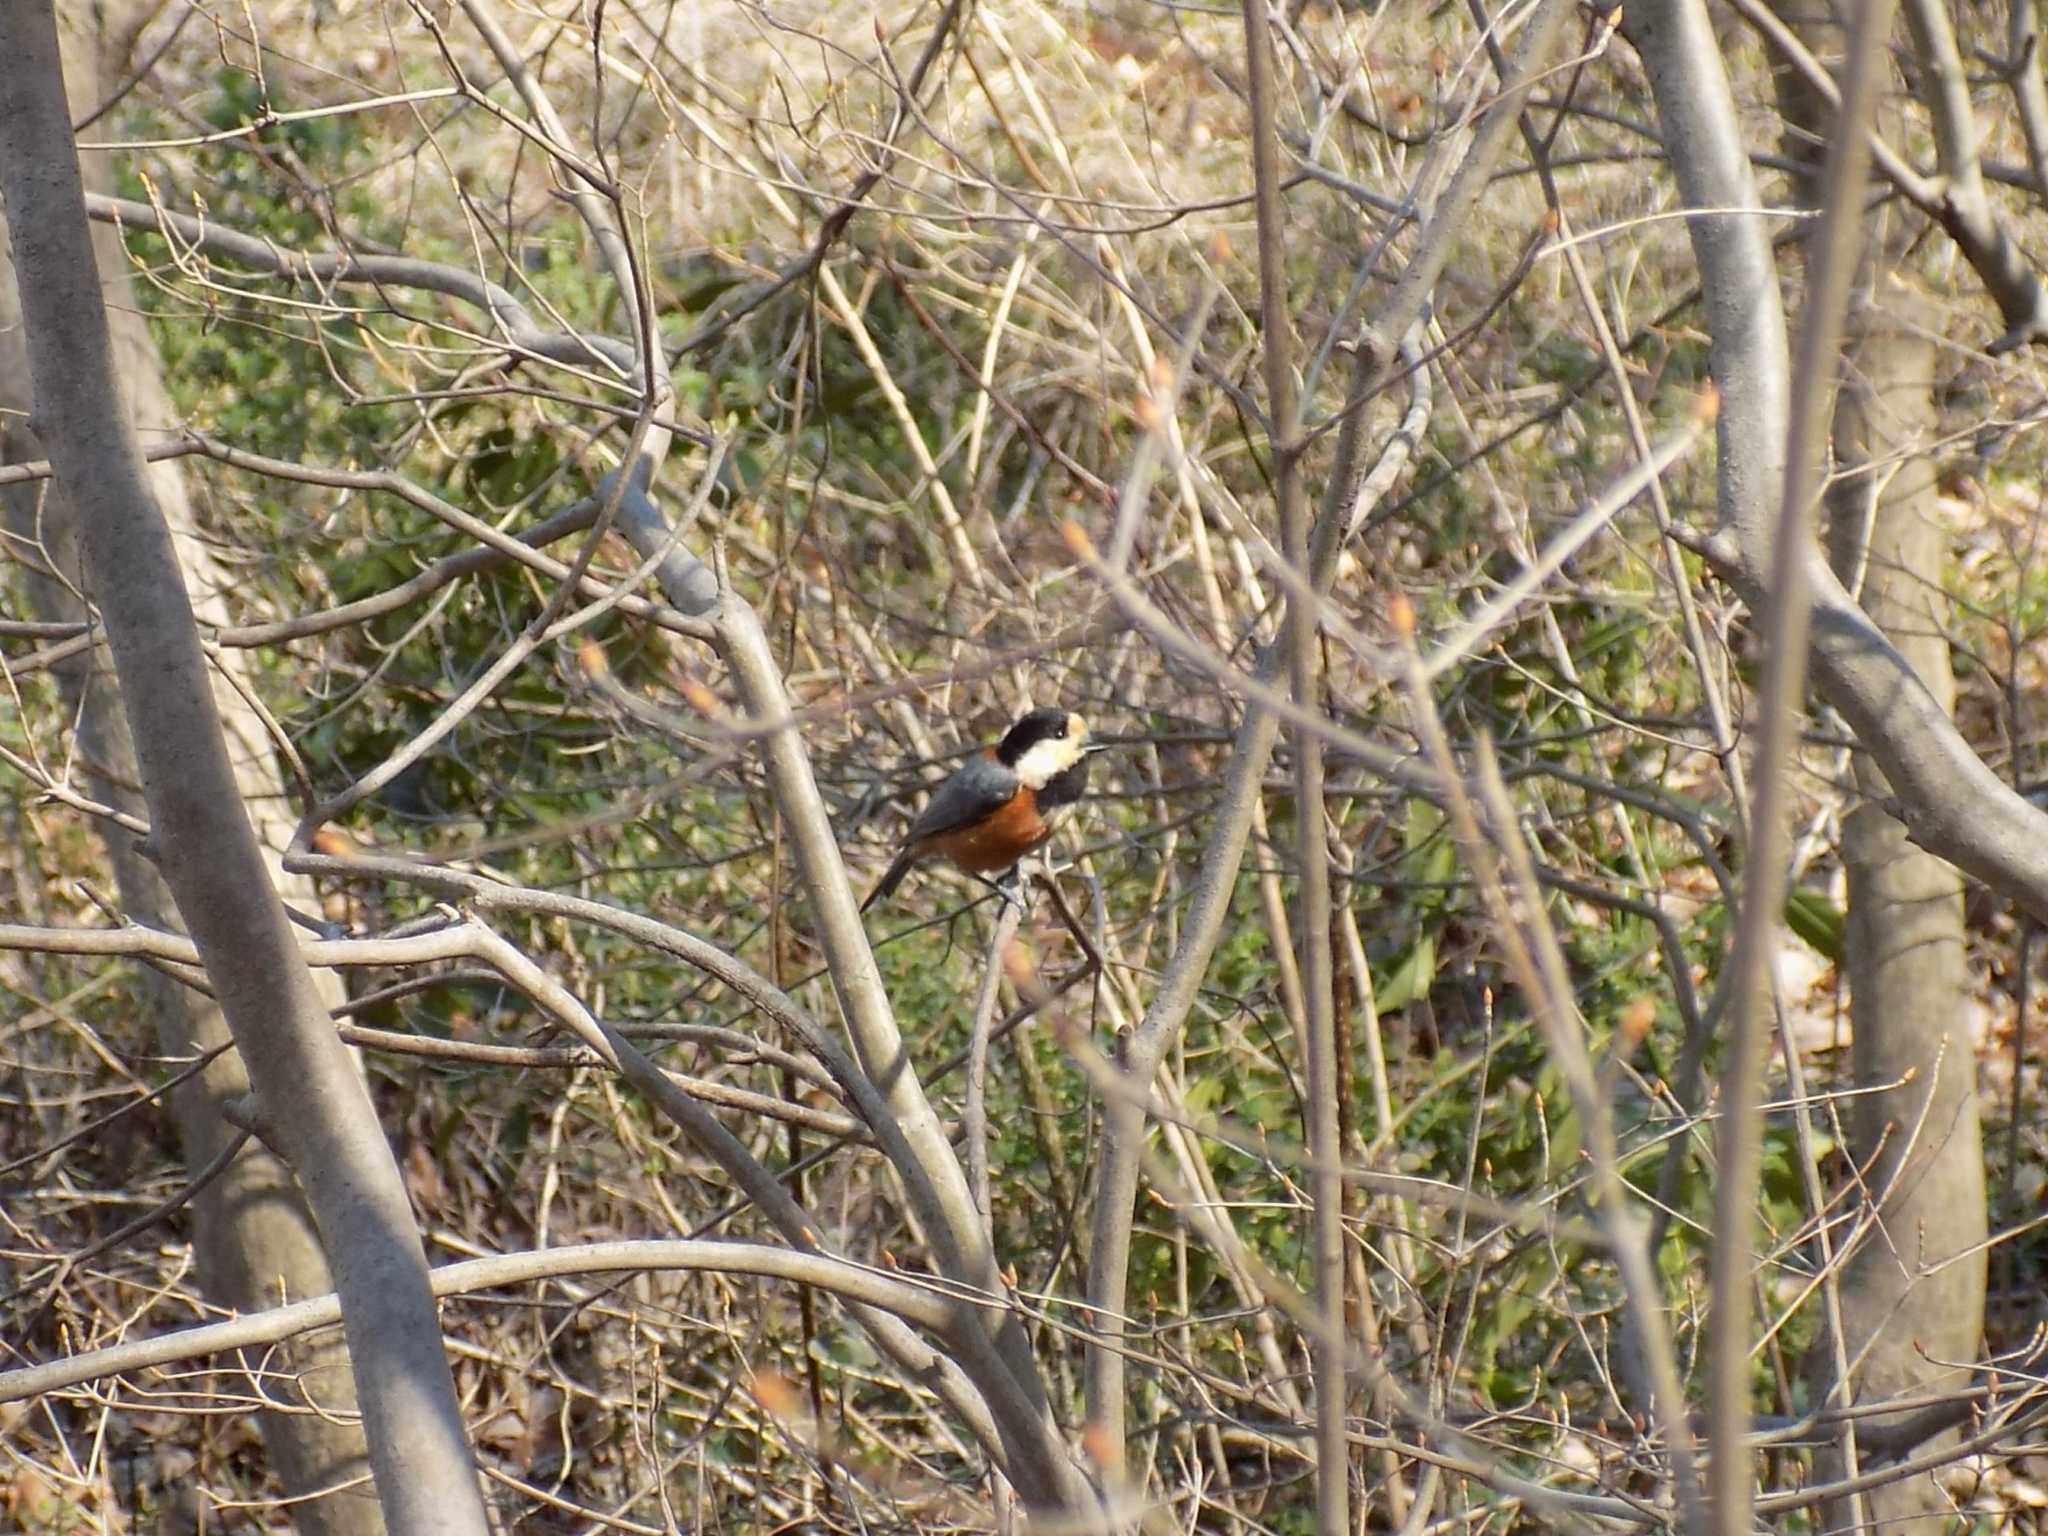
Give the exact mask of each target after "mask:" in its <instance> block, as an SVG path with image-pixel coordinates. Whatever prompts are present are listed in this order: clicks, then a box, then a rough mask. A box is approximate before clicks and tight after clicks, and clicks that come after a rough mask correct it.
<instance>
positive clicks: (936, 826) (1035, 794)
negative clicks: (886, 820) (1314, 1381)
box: [860, 709, 1090, 912]
mask: <svg viewBox="0 0 2048 1536" xmlns="http://www.w3.org/2000/svg"><path fill="white" fill-rule="evenodd" d="M1089 751H1090V748H1089V746H1088V722H1087V721H1085V720H1083V719H1082V718H1081V717H1080V716H1079V715H1076V714H1070V713H1069V712H1068V711H1066V710H1064V709H1034V710H1032V711H1031V713H1030V714H1028V715H1026V716H1025V717H1024V718H1023V719H1021V720H1019V721H1018V722H1017V723H1016V724H1015V725H1013V726H1011V727H1010V729H1009V731H1008V733H1007V734H1005V735H1004V737H1003V739H1002V740H1001V741H999V742H997V743H996V744H995V745H994V746H993V747H990V748H987V749H985V750H983V751H980V752H977V753H975V754H974V756H972V757H970V758H969V759H968V760H967V761H966V762H965V763H964V764H962V765H961V767H960V768H959V769H958V771H956V772H955V773H954V775H953V776H952V777H951V778H950V779H948V780H946V782H945V783H943V784H941V785H940V786H939V788H938V792H937V793H936V794H934V795H933V796H932V798H931V802H930V803H929V804H928V805H926V806H925V808H924V813H923V814H922V815H920V816H919V817H918V818H917V820H916V821H914V822H913V823H911V827H910V835H909V836H908V837H906V838H905V839H904V840H903V848H902V850H901V851H900V852H899V853H898V854H897V855H896V858H895V860H894V862H892V863H891V864H890V865H889V871H888V873H887V874H885V875H883V876H882V880H881V883H880V884H879V885H877V886H876V887H875V888H874V891H873V892H872V893H871V894H870V895H869V896H868V899H867V900H866V901H864V902H862V903H861V904H860V909H861V911H863V912H865V911H867V909H868V908H869V907H871V906H873V905H874V904H875V903H876V902H878V901H880V900H881V899H882V898H883V897H885V896H887V895H888V894H889V893H890V892H891V891H894V890H895V889H896V887H897V886H899V885H901V884H902V883H903V877H904V876H905V875H907V874H909V873H910V869H911V866H912V865H914V864H916V863H917V862H918V861H919V860H920V859H926V858H929V857H931V856H932V855H933V854H938V855H940V856H941V857H943V858H948V859H951V860H952V861H953V862H954V863H955V864H957V865H959V866H960V867H961V868H962V869H964V870H967V871H969V872H970V873H972V874H976V875H982V876H987V875H992V874H995V873H996V872H998V871H1000V870H1006V869H1009V868H1011V867H1012V866H1014V865H1015V864H1016V862H1017V861H1018V860H1019V859H1021V858H1023V857H1024V855H1025V854H1027V853H1030V852H1031V851H1032V850H1033V849H1034V848H1037V847H1039V846H1041V845H1042V844H1043V843H1044V842H1045V841H1046V840H1047V839H1048V838H1050V837H1051V836H1052V833H1053V822H1054V819H1055V817H1056V815H1057V813H1058V812H1059V811H1060V810H1061V809H1062V808H1064V807H1066V806H1069V805H1072V804H1073V803H1074V802H1075V801H1076V800H1078V799H1080V798H1081V791H1082V790H1083V789H1084V788H1086V786H1087V783H1088V753H1089Z"/></svg>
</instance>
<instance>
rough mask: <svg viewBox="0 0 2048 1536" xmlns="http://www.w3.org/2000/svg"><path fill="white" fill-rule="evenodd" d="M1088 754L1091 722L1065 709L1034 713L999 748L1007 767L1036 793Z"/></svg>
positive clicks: (998, 756)
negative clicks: (1035, 790) (1083, 755)
mask: <svg viewBox="0 0 2048 1536" xmlns="http://www.w3.org/2000/svg"><path fill="white" fill-rule="evenodd" d="M1087 750H1088V722H1087V721H1085V720H1083V719H1082V718H1081V717H1080V716H1079V715H1077V714H1073V713H1071V712H1070V711H1068V710H1064V709H1034V710H1032V711H1031V713H1030V714H1028V715H1026V716H1025V717H1024V718H1023V719H1021V720H1019V721H1018V722H1017V723H1016V724H1015V725H1013V726H1011V727H1010V729H1009V731H1008V733H1007V734H1005V735H1004V737H1003V739H1002V740H1001V741H1000V742H999V743H997V745H996V757H997V759H998V760H999V761H1001V763H1002V764H1003V766H1004V767H1006V768H1011V769H1014V770H1015V771H1016V773H1017V776H1018V777H1019V778H1020V779H1022V780H1023V781H1024V782H1025V783H1027V784H1029V785H1030V786H1031V787H1032V788H1033V789H1040V788H1043V787H1044V785H1045V782H1046V780H1048V779H1050V778H1052V777H1053V776H1054V775H1056V774H1060V773H1064V772H1066V770H1067V769H1069V768H1071V767H1073V766H1074V764H1076V763H1078V762H1079V761H1080V760H1081V755H1082V754H1083V753H1084V752H1086V751H1087Z"/></svg>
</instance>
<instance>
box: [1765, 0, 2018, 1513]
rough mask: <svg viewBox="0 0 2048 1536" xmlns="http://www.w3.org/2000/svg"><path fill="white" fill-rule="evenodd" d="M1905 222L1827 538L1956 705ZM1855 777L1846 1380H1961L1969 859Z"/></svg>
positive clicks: (1968, 1207) (1871, 322) (1883, 256)
mask: <svg viewBox="0 0 2048 1536" xmlns="http://www.w3.org/2000/svg"><path fill="white" fill-rule="evenodd" d="M1783 9H1784V12H1785V15H1786V19H1787V20H1788V21H1791V22H1793V23H1794V25H1795V27H1796V29H1797V30H1798V32H1799V34H1800V36H1801V37H1802V38H1803V39H1804V40H1805V42H1806V43H1807V45H1808V47H1810V48H1811V49H1813V51H1814V52H1815V54H1816V55H1817V56H1818V57H1820V58H1822V59H1824V60H1826V59H1830V58H1833V57H1836V56H1838V55H1839V53H1840V51H1841V49H1840V34H1839V29H1838V28H1836V27H1835V26H1834V25H1833V23H1832V22H1831V21H1830V20H1829V19H1828V16H1827V14H1826V13H1825V12H1816V13H1814V14H1811V15H1808V14H1803V12H1802V10H1801V8H1800V7H1797V6H1786V7H1784V8H1783ZM1779 95H1780V100H1781V103H1782V104H1783V106H1784V108H1785V113H1786V118H1787V120H1788V122H1789V123H1791V124H1792V125H1793V126H1794V127H1795V129H1798V130H1803V131H1804V134H1805V135H1806V136H1809V137H1808V138H1807V139H1806V140H1805V141H1804V142H1802V141H1801V140H1799V139H1795V140H1794V141H1793V145H1792V148H1793V150H1794V152H1795V153H1796V154H1800V155H1802V156H1804V155H1805V154H1807V153H1808V150H1807V149H1806V148H1805V144H1806V143H1825V142H1826V140H1827V135H1828V133H1829V132H1830V131H1831V127H1830V114H1829V113H1828V111H1827V109H1826V108H1825V107H1824V106H1823V105H1822V104H1821V103H1820V102H1819V101H1818V100H1817V98H1816V97H1815V96H1814V94H1813V93H1812V92H1811V91H1810V90H1809V89H1807V88H1806V87H1805V86H1804V85H1803V84H1800V83H1798V82H1796V81H1795V80H1794V78H1793V77H1792V76H1791V75H1790V74H1789V72H1787V73H1786V74H1784V75H1782V76H1781V79H1780V91H1779ZM1885 115H1892V116H1894V119H1895V114H1881V117H1880V127H1881V128H1883V130H1884V131H1885V132H1887V133H1888V134H1890V135H1891V136H1892V137H1893V138H1894V141H1895V142H1899V141H1900V140H1899V138H1898V134H1897V129H1898V127H1899V125H1898V123H1897V122H1896V120H1894V121H1893V122H1891V123H1889V124H1887V123H1885V122H1884V121H1883V117H1884V116H1885ZM1912 233H1913V231H1912V230H1911V229H1910V228H1907V227H1905V225H1904V221H1903V217H1902V216H1901V215H1900V214H1898V213H1896V212H1889V211H1888V212H1886V213H1884V214H1882V215H1880V216H1878V218H1877V219H1875V220H1874V221H1873V228H1872V231H1871V234H1872V238H1871V241H1870V247H1869V248H1870V251H1871V253H1872V255H1871V262H1870V270H1869V272H1868V273H1867V274H1866V277H1865V283H1864V290H1865V291H1864V295H1863V299H1862V302H1860V303H1859V304H1858V305H1857V306H1856V308H1855V309H1854V310H1853V311H1852V312H1851V315H1850V318H1849V326H1850V337H1851V340H1850V344H1849V347H1848V353H1847V357H1846V360H1845V373H1844V378H1843V383H1842V386H1841V393H1840V396H1839V398H1838V400H1837V402H1836V407H1835V423H1834V428H1835V430H1834V438H1835V457H1836V478H1835V480H1834V482H1833V485H1832V487H1831V489H1830V492H1829V496H1828V514H1829V534H1828V539H1829V553H1830V555H1831V557H1832V559H1833V561H1834V565H1835V569H1836V571H1837V573H1838V574H1839V575H1840V576H1841V578H1842V581H1843V583H1844V585H1846V586H1847V587H1848V588H1849V589H1850V591H1851V592H1852V593H1854V594H1856V595H1857V596H1858V597H1860V599H1861V601H1862V604H1863V607H1864V610H1865V611H1866V612H1867V613H1868V614H1869V615H1870V617H1871V618H1872V619H1873V620H1874V621H1875V622H1876V623H1877V625H1878V626H1879V627H1880V628H1881V629H1882V630H1883V631H1884V632H1885V634H1886V636H1887V637H1888V638H1889V639H1890V640H1891V642H1892V643H1893V644H1894V645H1895V646H1897V647H1898V649H1899V650H1900V652H1901V653H1902V654H1903V655H1904V656H1905V657H1906V659H1907V660H1908V661H1909V662H1910V663H1911V665H1912V667H1913V669H1914V671H1915V672H1916V673H1917V674H1918V676H1919V678H1920V680H1921V682H1923V683H1924V684H1925V685H1926V686H1927V689H1928V691H1929V692H1930V693H1931V694H1932V695H1933V696H1934V698H1935V699H1936V700H1937V701H1938V702H1939V703H1940V705H1941V707H1942V708H1943V709H1944V710H1948V711H1951V712H1952V711H1953V708H1954V701H1955V678H1954V674H1953V673H1952V671H1951V670H1950V665H1949V646H1948V609H1949V605H1948V599H1947V595H1946V593H1945V592H1944V591H1943V589H1942V586H1941V580H1942V574H1943V572H1944V570H1945V569H1946V566H1947V563H1948V561H1947V539H1946V537H1945V535H1944V533H1943V531H1942V529H1941V527H1940V526H1939V524H1938V523H1937V522H1936V521H1935V518H1934V511H1935V509H1934V501H1935V482H1934V466H1933V464H1932V462H1931V461H1930V459H1929V458H1928V457H1927V448H1928V445H1929V444H1930V443H1931V442H1933V441H1934V439H1935V435H1936V430H1937V427H1938V421H1937V410H1936V406H1935V403H1934V384H1935V373H1934V371H1935V360H1936V343H1935V340H1934V338H1935V337H1936V336H1937V335H1938V333H1939V325H1940V317H1939V315H1938V314H1937V313H1936V311H1935V308H1934V306H1933V305H1932V304H1931V303H1929V302H1928V301H1927V299H1926V298H1925V296H1924V295H1923V294H1922V293H1921V291H1920V290H1919V289H1918V287H1917V286H1915V283H1914V280H1913V277H1912V275H1911V273H1910V272H1909V271H1907V270H1906V269H1905V267H1904V253H1905V251H1906V250H1907V247H1908V243H1909V241H1910V238H1911V235H1912ZM1855 778H1856V789H1857V792H1858V794H1859V796H1860V803H1859V804H1858V805H1857V807H1856V808H1855V809H1854V810H1853V811H1851V812H1850V813H1849V816H1848V818H1847V819H1846V821H1845V823H1844V827H1843V843H1842V856H1843V862H1844V864H1845V865H1846V867H1847V870H1848V876H1849V922H1848V930H1847V935H1846V960H1847V968H1848V977H1849V988H1850V1003H1851V1021H1852V1026H1853V1030H1854V1051H1853V1070H1854V1075H1855V1083H1856V1086H1857V1087H1858V1088H1863V1089H1871V1088H1877V1087H1879V1086H1881V1085H1883V1084H1887V1083H1897V1084H1899V1085H1900V1086H1898V1087H1896V1088H1893V1089H1891V1090H1889V1091H1887V1092H1882V1093H1875V1092H1874V1093H1868V1094H1866V1095H1864V1096H1862V1097H1859V1098H1857V1099H1856V1101H1855V1105H1854V1111H1853V1114H1852V1116H1851V1120H1850V1130H1851V1138H1852V1144H1851V1147H1850V1155H1851V1157H1852V1158H1853V1159H1854V1160H1855V1163H1856V1165H1857V1166H1858V1167H1859V1168H1864V1169H1866V1170H1867V1171H1866V1173H1865V1175H1864V1184H1865V1187H1866V1188H1867V1189H1868V1191H1869V1192H1870V1203H1871V1204H1873V1205H1874V1206H1875V1214H1876V1218H1877V1220H1876V1224H1875V1226H1874V1227H1873V1229H1872V1231H1871V1232H1870V1235H1869V1236H1868V1237H1867V1238H1866V1239H1865V1240H1864V1241H1862V1242H1861V1243H1860V1244H1859V1245H1858V1246H1857V1247H1856V1248H1855V1250H1854V1251H1853V1252H1851V1253H1850V1254H1848V1255H1847V1256H1846V1258H1845V1260H1844V1261H1843V1265H1842V1271H1841V1279H1840V1293H1841V1308H1842V1331H1843V1335H1844V1339H1843V1342H1844V1345H1845V1347H1846V1352H1847V1355H1848V1358H1849V1360H1850V1361H1852V1362H1855V1364H1854V1378H1853V1394H1852V1395H1853V1398H1854V1400H1855V1401H1857V1402H1872V1401H1877V1400H1881V1399H1884V1398H1890V1397H1898V1396H1901V1395H1905V1394H1908V1393H1923V1392H1941V1391H1947V1390H1952V1389H1954V1388H1956V1387H1959V1386H1962V1385H1965V1384H1966V1383H1967V1380H1968V1377H1969V1375H1970V1372H1969V1371H1968V1370H1967V1369H1966V1368H1955V1367H1949V1366H1944V1365H1943V1364H1941V1363H1940V1362H1944V1361H1973V1360H1975V1359H1976V1358H1977V1355H1978V1351H1979V1348H1980V1345H1981V1341H1982V1336H1983V1328H1984V1292H1985V1278H1986V1255H1985V1253H1984V1251H1983V1243H1984V1240H1985V1236H1986V1232H1987V1228H1988V1216H1987V1211H1986V1205H1985V1193H1984V1158H1983V1142H1982V1136H1981V1133H1980V1130H1979V1126H1978V1118H1977V1070H1976V1057H1975V1053H1974V1051H1973V1049H1972V1042H1971V1039H1970V1035H1969V1030H1968V1028H1967V1026H1966V1024H1965V1018H1966V1015H1967V1007H1968V1003H1967V996H1966V987H1967V984H1968V976H1967V973H1966V969H1965V965H1964V953H1963V888H1962V877H1961V876H1960V875H1959V874H1958V873H1957V872H1956V870H1955V868H1954V867H1953V866H1952V865H1950V864H1949V863H1947V862H1946V861H1945V860H1943V859H1940V858H1937V857H1935V856H1934V855H1933V854H1930V853H1927V852H1925V851H1923V850H1922V849H1920V848H1919V847H1917V846H1916V845H1915V844H1913V843H1912V842H1911V841H1910V840H1909V839H1908V838H1907V836H1906V831H1905V828H1904V827H1903V826H1902V825H1901V824H1900V822H1899V821H1898V820H1897V819H1896V818H1895V817H1894V816H1892V815H1891V814H1889V813H1888V812H1887V811H1886V810H1885V809H1884V802H1885V799H1886V797H1887V796H1889V795H1890V794H1891V788H1890V786H1889V785H1888V784H1887V783H1886V781H1885V776H1884V774H1883V773H1882V772H1881V771H1880V770H1879V769H1878V768H1877V766H1876V764H1875V763H1873V762H1872V761H1871V760H1870V759H1869V757H1868V756H1866V755H1865V754H1863V753H1858V754H1857V755H1856V760H1855ZM1964 1254H1967V1255H1968V1256H1967V1257H1960V1255H1964ZM1809 1374H1810V1376H1811V1378H1812V1379H1813V1380H1814V1381H1815V1382H1816V1383H1817V1384H1822V1385H1828V1384H1832V1383H1833V1382H1834V1381H1835V1377H1836V1367H1835V1361H1834V1358H1833V1350H1832V1347H1831V1344H1830V1342H1829V1341H1828V1340H1827V1339H1825V1338H1824V1339H1822V1340H1820V1341H1819V1342H1818V1343H1817V1344H1816V1346H1815V1352H1814V1357H1813V1359H1812V1361H1811V1369H1810V1373H1809ZM1907 1418H1908V1416H1907V1415H1898V1416H1882V1417H1874V1418H1869V1419H1863V1420H1860V1421H1859V1422H1858V1437H1859V1452H1860V1459H1861V1461H1862V1462H1863V1463H1864V1464H1865V1465H1866V1466H1867V1465H1869V1464H1870V1463H1871V1462H1872V1461H1873V1459H1874V1458H1875V1457H1877V1456H1880V1455H1881V1456H1882V1458H1883V1459H1886V1460H1890V1459H1895V1458H1896V1457H1898V1456H1902V1455H1906V1454H1909V1453H1910V1452H1912V1451H1914V1450H1916V1449H1927V1448H1929V1447H1930V1446H1932V1445H1935V1444H1939V1443H1941V1442H1940V1440H1939V1439H1938V1438H1937V1439H1930V1440H1926V1441H1921V1442H1919V1443H1918V1444H1915V1445H1908V1444H1903V1443H1900V1442H1902V1441H1903V1440H1904V1439H1905V1438H1906V1435H1905V1433H1904V1432H1903V1431H1902V1425H1903V1424H1904V1422H1905V1421H1906V1419H1907ZM1954 1433H1955V1432H1954V1431H1950V1432H1949V1434H1948V1438H1949V1439H1953V1438H1954ZM1821 1459H1822V1462H1823V1464H1822V1465H1821V1466H1820V1467H1819V1468H1818V1469H1817V1474H1818V1475H1819V1476H1821V1477H1823V1478H1832V1477H1838V1476H1840V1475H1842V1473H1843V1472H1844V1471H1845V1470H1846V1469H1845V1468H1844V1467H1843V1466H1842V1465H1841V1461H1840V1455H1839V1452H1833V1453H1830V1454H1829V1455H1828V1456H1825V1457H1823V1458H1821ZM1952 1510H1953V1504H1952V1501H1951V1500H1950V1499H1949V1498H1948V1497H1947V1496H1946V1495H1945V1494H1944V1493H1943V1491H1942V1489H1941V1488H1940V1487H1939V1486H1938V1485H1937V1484H1936V1483H1935V1481H1934V1479H1933V1478H1932V1477H1931V1476H1922V1477H1919V1478H1915V1479H1911V1480H1908V1481H1904V1482H1895V1483H1891V1484H1887V1485H1885V1486H1883V1487H1880V1488H1876V1489H1873V1490H1871V1491H1870V1492H1868V1493H1866V1494H1865V1495H1864V1511H1863V1513H1864V1515H1865V1517H1866V1519H1867V1520H1868V1521H1869V1523H1870V1526H1871V1528H1874V1529H1878V1530H1882V1531H1885V1532H1886V1533H1888V1536H1891V1533H1897V1536H1936V1533H1938V1532H1940V1531H1942V1530H1944V1529H1946V1528H1947V1524H1948V1516H1949V1515H1950V1513H1951V1512H1952ZM1826 1513H1827V1519H1826V1522H1825V1523H1826V1526H1827V1527H1828V1528H1835V1529H1841V1528H1847V1527H1848V1525H1849V1523H1850V1521H1851V1520H1852V1519H1853V1513H1852V1511H1851V1509H1850V1508H1849V1507H1847V1506H1846V1505H1845V1506H1843V1507H1839V1508H1831V1509H1829V1510H1828V1511H1827V1512H1826Z"/></svg>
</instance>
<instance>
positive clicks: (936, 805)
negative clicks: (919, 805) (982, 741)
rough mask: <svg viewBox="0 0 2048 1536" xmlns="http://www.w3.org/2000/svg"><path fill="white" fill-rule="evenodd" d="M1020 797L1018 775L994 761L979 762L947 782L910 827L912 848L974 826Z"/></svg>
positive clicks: (979, 759)
mask: <svg viewBox="0 0 2048 1536" xmlns="http://www.w3.org/2000/svg"><path fill="white" fill-rule="evenodd" d="M1016 793H1017V775H1016V774H1015V773H1013V772H1011V771H1010V770H1009V769H1008V768H1005V767H1004V766H1003V765H1002V764H1001V763H998V762H996V761H994V760H993V759H990V758H986V757H983V758H976V759H975V760H974V761H972V762H970V763H968V764H967V765H966V766H965V767H964V768H962V769H961V770H960V771H959V772H958V773H956V774H954V775H953V777H951V778H950V779H948V780H946V782H945V783H943V784H941V785H940V786H939V788H938V792H937V793H936V794H934V795H933V796H932V797H931V799H930V800H929V801H928V802H927V803H926V805H925V808H924V810H923V811H922V812H921V813H919V815H918V818H917V820H916V821H915V822H913V823H912V824H911V827H910V842H911V844H912V846H915V845H916V844H918V843H921V842H923V841H924V840H925V839H927V838H932V837H943V836H945V834H946V833H948V832H956V831H958V830H959V829H960V828H962V827H967V826H972V825H973V824H974V823H975V822H977V821H979V820H981V819H982V817H984V816H988V815H991V814H993V813H994V812H995V811H998V810H1000V809H1001V808H1002V807H1003V806H1004V805H1005V804H1007V803H1008V801H1009V799H1010V797H1011V796H1012V795H1014V794H1016Z"/></svg>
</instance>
